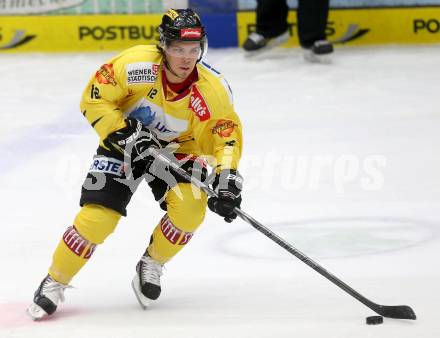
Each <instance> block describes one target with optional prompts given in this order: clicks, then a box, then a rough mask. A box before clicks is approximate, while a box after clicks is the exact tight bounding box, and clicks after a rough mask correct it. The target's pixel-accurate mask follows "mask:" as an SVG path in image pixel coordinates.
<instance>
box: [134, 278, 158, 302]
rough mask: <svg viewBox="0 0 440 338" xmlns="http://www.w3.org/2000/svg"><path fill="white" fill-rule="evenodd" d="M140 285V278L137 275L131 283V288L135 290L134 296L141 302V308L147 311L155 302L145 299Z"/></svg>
mask: <svg viewBox="0 0 440 338" xmlns="http://www.w3.org/2000/svg"><path fill="white" fill-rule="evenodd" d="M139 285H140V281H139V276H138V275H137V274H136V275H135V276H134V278H133V280H132V281H131V287H132V288H133V291H134V295H135V296H136V299H137V300H138V302H139V305H140V306H141V308H142V309H143V310H146V309H147V308H148V307H149V306H150V305H151V303H152V302H153V301H152V300H151V299H149V298H147V297H145V296H144V295H143V294H142V291H141V289H140V288H139Z"/></svg>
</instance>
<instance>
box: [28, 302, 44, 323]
mask: <svg viewBox="0 0 440 338" xmlns="http://www.w3.org/2000/svg"><path fill="white" fill-rule="evenodd" d="M26 313H27V314H28V316H29V317H31V319H32V320H34V321H38V320H40V319H42V318H43V317H45V316H48V314H47V312H46V311H44V310H43V309H42V308H41V307H40V306H39V305H37V304H35V303H32V304H31V305H30V306H29V307H28V308H27V309H26Z"/></svg>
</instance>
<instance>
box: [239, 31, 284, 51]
mask: <svg viewBox="0 0 440 338" xmlns="http://www.w3.org/2000/svg"><path fill="white" fill-rule="evenodd" d="M288 39H289V31H285V32H284V33H283V34H281V35H278V36H276V37H273V38H265V37H264V36H263V35H261V34H258V33H251V34H250V35H249V36H248V38H247V39H246V41H245V42H244V44H243V49H244V50H245V51H246V52H257V51H263V50H267V49H270V48H273V47H276V46H278V45H281V44H282V43H283V42H286V41H287V40H288Z"/></svg>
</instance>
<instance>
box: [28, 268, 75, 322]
mask: <svg viewBox="0 0 440 338" xmlns="http://www.w3.org/2000/svg"><path fill="white" fill-rule="evenodd" d="M70 287H71V286H69V285H65V284H61V283H58V282H57V281H55V280H53V279H52V277H51V276H49V275H47V276H46V277H45V278H44V279H43V281H42V282H41V284H40V286H39V287H38V289H37V291H35V294H34V302H33V303H32V304H31V305H30V306H29V307H28V309H27V313H28V315H29V316H30V317H31V318H32V319H33V320H39V319H41V318H43V317H44V316H48V315H51V314H53V313H54V312H55V311H56V309H57V306H58V304H59V303H60V302H64V290H65V289H66V288H70Z"/></svg>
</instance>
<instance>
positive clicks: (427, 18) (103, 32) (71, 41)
mask: <svg viewBox="0 0 440 338" xmlns="http://www.w3.org/2000/svg"><path fill="white" fill-rule="evenodd" d="M202 18H203V21H204V23H205V25H206V28H207V31H208V35H209V37H210V46H211V47H235V46H237V45H241V44H242V43H243V42H244V40H245V39H246V36H247V35H248V33H249V32H251V31H253V30H255V13H254V12H238V13H237V14H236V15H231V16H227V15H224V16H219V15H216V14H213V15H205V16H203V17H202ZM160 20H161V14H145V15H84V16H83V15H80V16H76V15H75V16H73V15H72V16H71V15H66V16H8V17H2V18H1V22H0V52H8V51H9V52H73V51H100V50H121V49H124V48H127V47H130V46H133V45H137V44H150V43H156V42H157V39H158V32H157V27H158V25H159V23H160ZM288 21H289V25H290V26H289V27H290V35H291V36H290V39H289V41H288V42H287V43H285V46H286V47H294V46H297V45H298V37H297V33H296V13H295V11H291V12H290V13H289V18H288ZM221 25H223V28H221V29H219V27H221ZM210 32H211V33H210ZM234 32H237V34H234ZM327 34H328V38H329V39H330V40H331V41H334V42H338V43H342V44H346V45H368V44H388V43H397V44H417V43H422V44H424V43H439V42H440V8H439V7H421V8H387V9H383V8H375V9H334V10H331V11H330V16H329V21H328V25H327ZM237 36H238V39H237Z"/></svg>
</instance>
